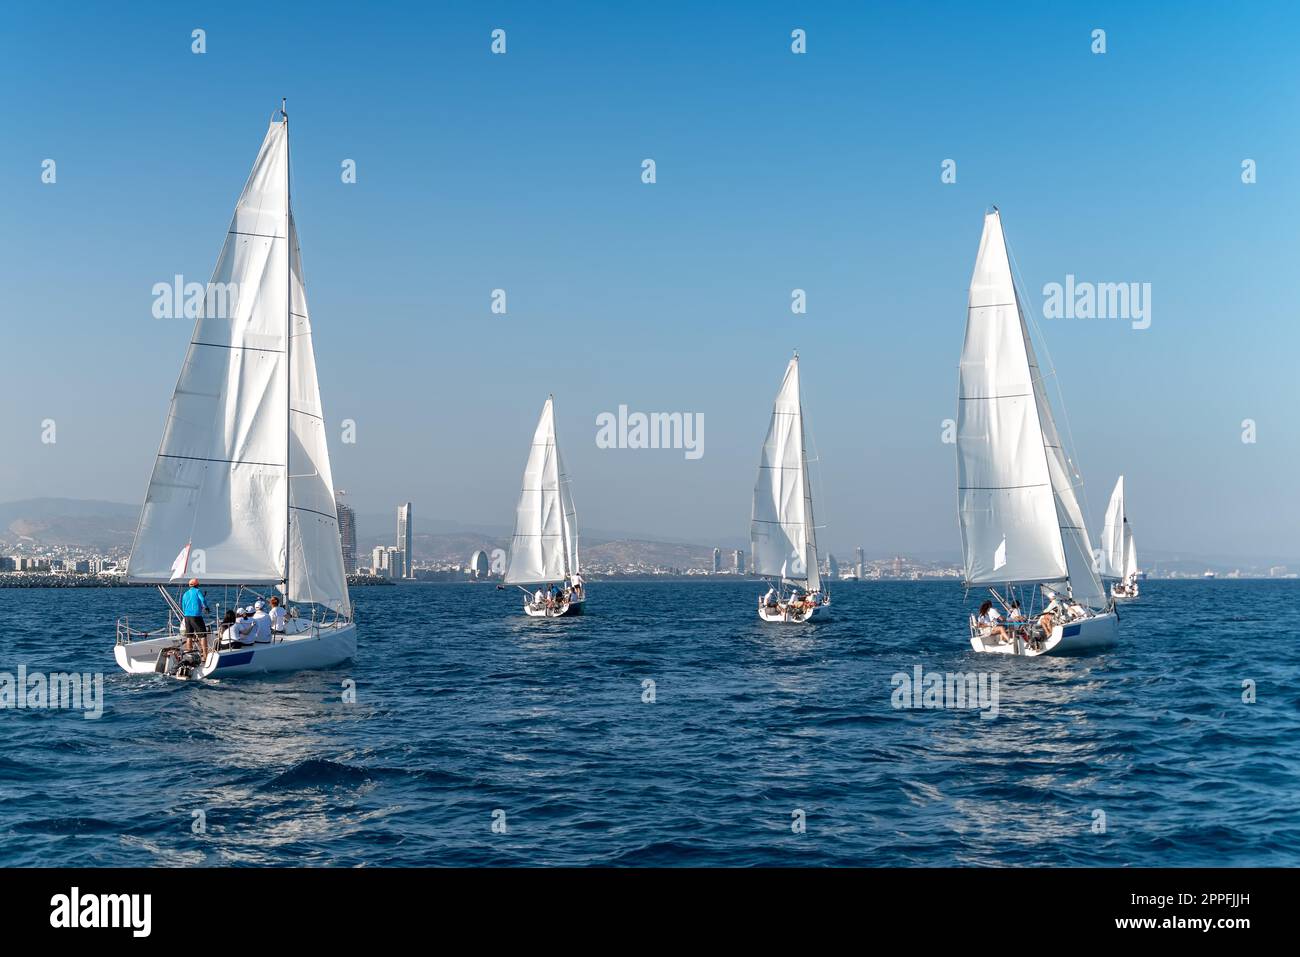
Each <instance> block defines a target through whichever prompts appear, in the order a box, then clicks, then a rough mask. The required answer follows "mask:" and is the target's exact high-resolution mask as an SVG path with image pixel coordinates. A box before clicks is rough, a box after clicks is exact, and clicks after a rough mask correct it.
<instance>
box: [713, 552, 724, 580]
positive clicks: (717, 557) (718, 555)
mask: <svg viewBox="0 0 1300 957" xmlns="http://www.w3.org/2000/svg"><path fill="white" fill-rule="evenodd" d="M720 571H722V549H720V548H715V549H714V550H713V574H715V575H716V574H718V572H720Z"/></svg>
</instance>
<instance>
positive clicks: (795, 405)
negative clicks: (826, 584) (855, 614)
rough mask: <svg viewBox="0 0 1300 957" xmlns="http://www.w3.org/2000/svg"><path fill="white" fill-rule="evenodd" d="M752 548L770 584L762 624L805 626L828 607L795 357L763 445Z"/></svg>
mask: <svg viewBox="0 0 1300 957" xmlns="http://www.w3.org/2000/svg"><path fill="white" fill-rule="evenodd" d="M749 545H750V554H751V555H753V560H754V573H755V574H756V575H761V576H763V577H764V578H768V579H770V580H771V581H770V585H769V588H768V593H767V594H766V595H764V596H763V597H761V598H759V600H758V617H759V618H762V619H763V620H764V621H773V622H783V623H797V622H805V621H808V620H809V619H810V618H812V616H813V614H814V613H815V612H816V611H817V609H818V608H822V607H824V606H826V605H829V604H830V600H831V599H830V594H829V592H827V593H823V592H822V583H821V571H820V568H819V566H818V562H817V534H816V526H815V525H814V522H813V502H812V485H811V484H810V483H809V481H808V452H807V447H806V445H805V443H804V427H803V403H802V400H801V397H800V392H799V353H797V352H796V353H795V354H794V358H792V359H791V360H790V364H789V365H788V366H786V369H785V378H784V379H782V380H781V390H780V391H779V392H777V394H776V402H775V404H774V405H773V406H772V421H771V424H770V425H769V426H768V427H767V438H766V439H764V440H763V452H762V457H761V458H760V459H759V463H758V480H757V482H755V484H754V510H753V516H752V519H751V521H750V525H749ZM787 588H790V589H791V590H790V591H787ZM800 589H802V595H800V594H799V590H800Z"/></svg>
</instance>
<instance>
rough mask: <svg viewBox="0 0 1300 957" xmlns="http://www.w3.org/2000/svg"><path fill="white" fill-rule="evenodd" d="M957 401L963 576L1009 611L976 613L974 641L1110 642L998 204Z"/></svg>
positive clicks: (1027, 650)
mask: <svg viewBox="0 0 1300 957" xmlns="http://www.w3.org/2000/svg"><path fill="white" fill-rule="evenodd" d="M957 406H958V411H957V479H958V481H957V485H958V493H957V496H958V516H959V521H960V524H961V532H962V553H963V563H964V569H963V578H964V584H965V587H966V588H968V589H969V588H970V587H972V586H977V585H982V586H987V587H989V589H990V592H991V595H992V601H993V602H996V603H997V604H1000V605H1001V606H1002V608H1003V611H1002V612H1000V613H999V614H1000V615H1002V617H1003V621H1002V622H999V621H997V620H993V618H992V614H991V613H990V615H989V617H987V618H983V617H982V618H976V617H975V616H971V620H970V642H971V647H972V648H974V649H975V651H978V652H992V653H997V654H1014V655H1024V656H1036V655H1064V654H1074V653H1079V652H1092V651H1094V650H1097V649H1100V648H1105V647H1107V646H1109V645H1113V644H1114V643H1115V642H1116V641H1117V640H1118V638H1119V619H1118V616H1116V614H1115V610H1114V603H1113V602H1110V601H1108V600H1107V598H1106V594H1105V592H1104V590H1103V589H1102V585H1101V581H1100V579H1098V577H1097V574H1096V571H1095V570H1094V569H1093V558H1092V545H1091V543H1090V542H1089V540H1088V531H1087V529H1086V528H1085V527H1084V523H1083V510H1082V509H1081V508H1080V507H1079V501H1078V498H1077V497H1076V495H1075V487H1076V485H1077V484H1079V479H1078V474H1077V472H1076V471H1075V469H1074V467H1073V464H1072V463H1071V461H1070V460H1069V458H1068V457H1067V455H1066V453H1065V450H1064V448H1063V447H1062V444H1061V439H1060V436H1059V434H1058V432H1057V429H1056V422H1055V419H1054V418H1053V415H1052V408H1051V405H1050V404H1049V402H1048V401H1047V392H1046V389H1045V386H1044V382H1043V374H1042V371H1041V369H1040V368H1039V365H1038V360H1037V358H1036V357H1035V354H1034V347H1033V343H1032V341H1031V340H1030V336H1029V330H1028V327H1027V326H1026V324H1025V318H1024V312H1023V310H1022V307H1021V300H1020V297H1019V296H1018V294H1017V291H1016V286H1015V282H1014V280H1013V278H1012V275H1011V265H1010V262H1009V260H1008V256H1007V247H1006V237H1005V236H1004V235H1003V232H1002V218H1001V215H1000V214H999V212H998V210H997V208H996V207H994V209H993V211H992V212H991V213H988V214H987V215H986V216H985V217H984V233H983V235H982V236H981V238H980V246H979V253H978V255H977V256H976V259H975V271H974V274H973V275H972V277H971V284H970V299H969V306H968V310H967V318H966V340H965V344H964V345H963V347H962V355H961V369H960V374H959V384H958V403H957ZM999 588H1001V589H1002V591H999V590H998V589H999Z"/></svg>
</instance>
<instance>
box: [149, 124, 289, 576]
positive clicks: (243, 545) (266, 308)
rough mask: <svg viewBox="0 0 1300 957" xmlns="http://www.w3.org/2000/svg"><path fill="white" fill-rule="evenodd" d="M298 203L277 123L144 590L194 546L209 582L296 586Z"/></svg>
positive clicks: (185, 394)
mask: <svg viewBox="0 0 1300 957" xmlns="http://www.w3.org/2000/svg"><path fill="white" fill-rule="evenodd" d="M288 201H289V195H288V141H287V133H286V131H285V128H284V125H283V124H282V123H272V124H271V127H270V129H269V130H267V133H266V138H265V139H264V140H263V141H262V148H261V150H260V151H259V152H258V154H257V160H256V162H255V163H254V164H253V171H252V174H251V175H250V176H249V178H248V182H247V184H246V185H245V186H244V191H243V193H242V194H241V195H240V197H239V202H238V203H237V204H236V206H235V215H234V218H233V220H232V221H231V224H230V230H229V232H228V233H227V235H226V241H225V245H224V246H223V247H222V250H221V256H220V258H218V260H217V266H216V269H215V270H214V271H213V275H212V282H211V283H209V285H208V292H207V297H206V299H205V301H204V306H203V315H202V316H201V317H200V318H199V319H198V321H197V322H196V323H195V326H194V334H193V336H192V337H191V342H190V346H189V349H188V352H187V353H186V356H185V364H184V365H183V366H182V368H181V373H180V378H179V379H178V381H177V383H176V389H175V392H174V394H173V396H172V402H171V410H170V411H169V413H168V415H167V423H166V425H165V427H164V429H163V437H162V443H161V445H160V447H159V449H158V458H157V461H156V462H155V463H154V469H153V475H152V477H151V478H150V480H149V488H148V491H147V493H146V495H145V502H144V507H143V509H142V510H141V514H140V524H139V526H138V528H137V529H136V536H135V542H134V544H133V546H132V549H131V557H130V561H129V564H128V569H129V575H130V578H131V579H132V580H133V581H147V582H166V581H168V580H169V579H170V578H171V576H172V561H173V559H174V558H175V557H176V553H177V549H180V548H183V547H184V546H185V545H186V544H187V543H189V544H191V545H192V549H191V553H190V560H189V563H188V564H189V569H188V570H189V572H190V573H192V574H195V575H198V576H200V577H201V578H202V579H203V580H204V581H205V582H211V583H228V584H243V583H252V582H274V581H280V580H282V579H283V577H284V572H285V552H286V522H285V516H286V514H287V509H288V494H289V490H288V483H287V482H286V481H285V474H286V465H287V461H286V453H287V442H286V440H285V432H286V423H287V420H288V390H287V388H286V384H285V376H286V374H287V368H286V362H285V351H286V345H287V343H286V329H287V324H286V316H285V312H286V308H287V303H288V296H289V290H288V274H289V262H288V256H287V255H286V246H285V242H286V237H287V231H288V215H287V214H288ZM228 284H234V285H233V286H231V285H228Z"/></svg>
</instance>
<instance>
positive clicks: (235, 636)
mask: <svg viewBox="0 0 1300 957" xmlns="http://www.w3.org/2000/svg"><path fill="white" fill-rule="evenodd" d="M235 613H236V618H235V623H234V624H233V625H231V626H230V631H229V636H230V643H231V644H232V645H247V644H252V641H253V629H254V625H253V621H252V615H253V609H251V608H237V609H235Z"/></svg>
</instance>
